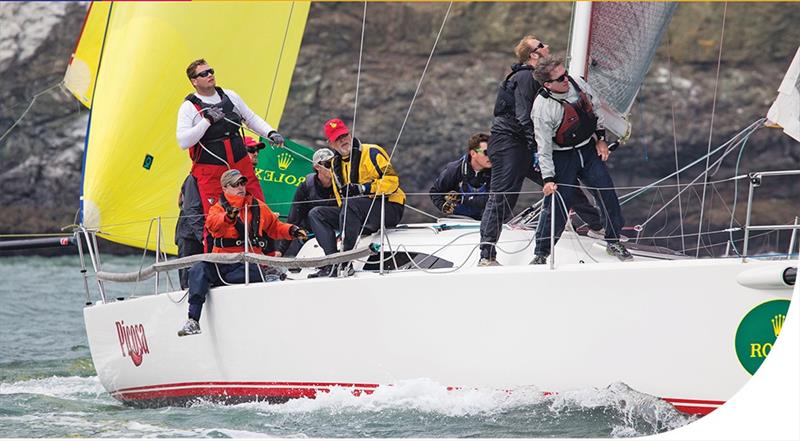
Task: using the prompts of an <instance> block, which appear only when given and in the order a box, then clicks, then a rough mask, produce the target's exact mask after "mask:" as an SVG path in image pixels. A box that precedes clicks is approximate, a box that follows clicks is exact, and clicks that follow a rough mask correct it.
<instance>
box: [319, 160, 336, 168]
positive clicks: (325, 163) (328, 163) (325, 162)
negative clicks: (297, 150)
mask: <svg viewBox="0 0 800 441" xmlns="http://www.w3.org/2000/svg"><path fill="white" fill-rule="evenodd" d="M317 164H319V165H320V166H321V167H325V168H331V166H332V165H333V161H330V160H329V161H323V162H318V163H317Z"/></svg>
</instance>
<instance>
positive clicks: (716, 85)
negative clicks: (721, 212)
mask: <svg viewBox="0 0 800 441" xmlns="http://www.w3.org/2000/svg"><path fill="white" fill-rule="evenodd" d="M727 15H728V2H725V7H724V9H723V10H722V29H721V30H720V36H719V54H718V55H717V77H716V79H715V80H714V100H713V102H712V104H711V124H710V127H709V131H708V154H707V155H706V169H705V171H704V172H703V176H704V178H705V180H704V183H703V198H702V199H701V200H700V221H699V223H698V226H697V228H698V234H697V246H696V249H697V252H696V254H695V257H696V258H697V257H700V238H701V235H700V234H699V233H700V232H701V231H702V229H703V214H704V209H705V203H706V183H705V182H706V181H708V168H709V160H710V155H711V142H712V137H713V135H714V116H715V114H716V110H717V90H718V88H719V72H720V67H721V66H722V47H723V46H722V45H723V43H724V42H725V19H726V17H727Z"/></svg>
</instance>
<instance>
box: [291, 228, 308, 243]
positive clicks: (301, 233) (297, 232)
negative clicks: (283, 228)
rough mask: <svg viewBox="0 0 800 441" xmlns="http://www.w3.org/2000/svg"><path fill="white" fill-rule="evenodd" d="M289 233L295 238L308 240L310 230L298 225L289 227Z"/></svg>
mask: <svg viewBox="0 0 800 441" xmlns="http://www.w3.org/2000/svg"><path fill="white" fill-rule="evenodd" d="M289 234H290V235H291V236H292V237H294V238H295V239H300V240H308V232H306V230H304V229H302V228H300V227H298V226H297V225H292V226H291V227H289Z"/></svg>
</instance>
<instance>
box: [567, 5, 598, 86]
mask: <svg viewBox="0 0 800 441" xmlns="http://www.w3.org/2000/svg"><path fill="white" fill-rule="evenodd" d="M591 24H592V2H587V1H584V2H575V14H574V15H573V17H572V34H571V35H570V47H569V60H568V62H567V67H568V68H569V73H570V75H573V76H579V77H584V78H587V77H586V73H587V72H586V70H587V69H586V66H587V64H588V61H589V33H590V30H591ZM587 79H588V78H587Z"/></svg>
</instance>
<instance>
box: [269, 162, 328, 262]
mask: <svg viewBox="0 0 800 441" xmlns="http://www.w3.org/2000/svg"><path fill="white" fill-rule="evenodd" d="M332 160H333V152H332V151H331V150H330V149H327V148H322V149H319V150H317V151H316V152H314V156H313V157H312V158H311V166H312V167H314V172H313V173H309V174H308V175H306V180H305V181H303V183H302V184H300V185H299V186H298V187H297V191H296V192H295V193H294V200H292V208H291V210H290V211H289V217H288V218H287V219H286V221H287V222H289V223H290V224H295V225H299V226H300V227H302V228H305V229H306V230H310V229H311V224H310V223H309V214H310V212H311V211H312V210H317V209H318V208H322V207H326V208H332V209H333V210H330V211H331V212H332V213H334V216H337V218H338V216H339V207H338V206H337V205H336V197H335V196H334V195H333V178H332V176H331V161H332ZM303 243H305V242H304V241H302V240H299V239H295V240H292V241H280V243H278V247H277V248H278V252H280V253H281V254H280V255H282V256H284V257H290V256H296V255H297V253H298V252H299V251H300V248H302V246H303Z"/></svg>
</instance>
